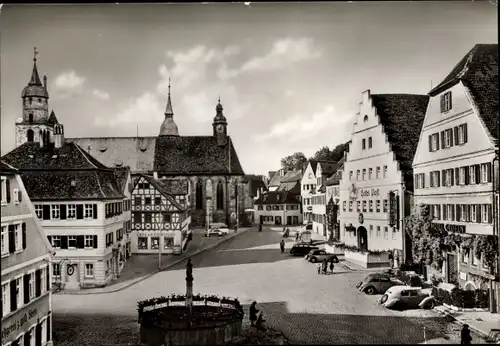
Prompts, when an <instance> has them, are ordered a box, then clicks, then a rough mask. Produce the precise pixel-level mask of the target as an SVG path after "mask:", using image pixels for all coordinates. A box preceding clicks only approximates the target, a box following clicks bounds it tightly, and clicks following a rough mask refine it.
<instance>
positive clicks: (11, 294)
mask: <svg viewBox="0 0 500 346" xmlns="http://www.w3.org/2000/svg"><path fill="white" fill-rule="evenodd" d="M0 177H1V216H2V219H1V228H2V239H1V248H2V251H1V255H2V298H1V300H2V342H1V345H2V346H25V345H42V346H45V345H52V288H51V278H50V276H51V270H50V269H51V268H50V262H51V254H52V248H51V246H50V244H49V242H48V240H47V237H46V236H45V233H44V231H43V229H42V226H41V224H40V222H39V221H38V219H37V217H36V216H35V210H34V207H33V205H32V204H31V201H30V199H29V197H28V194H27V192H26V189H25V187H24V184H23V181H22V179H21V177H20V175H19V173H18V171H17V170H16V169H14V168H13V167H12V166H10V165H8V164H6V163H5V162H3V161H2V162H0Z"/></svg>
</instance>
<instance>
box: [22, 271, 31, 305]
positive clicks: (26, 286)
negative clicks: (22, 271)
mask: <svg viewBox="0 0 500 346" xmlns="http://www.w3.org/2000/svg"><path fill="white" fill-rule="evenodd" d="M23 291H24V304H28V303H29V302H30V275H28V274H26V275H24V276H23Z"/></svg>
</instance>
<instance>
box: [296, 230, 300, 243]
mask: <svg viewBox="0 0 500 346" xmlns="http://www.w3.org/2000/svg"><path fill="white" fill-rule="evenodd" d="M298 241H299V231H297V233H295V242H298Z"/></svg>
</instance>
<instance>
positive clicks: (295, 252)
mask: <svg viewBox="0 0 500 346" xmlns="http://www.w3.org/2000/svg"><path fill="white" fill-rule="evenodd" d="M318 249H319V248H318V247H317V246H313V245H311V244H309V243H297V244H293V246H292V248H291V249H290V255H292V256H304V255H307V254H308V253H309V252H310V251H311V250H318Z"/></svg>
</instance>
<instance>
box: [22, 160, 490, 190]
mask: <svg viewBox="0 0 500 346" xmlns="http://www.w3.org/2000/svg"><path fill="white" fill-rule="evenodd" d="M488 168H489V167H488V164H486V163H482V164H481V183H487V182H488V173H489V172H488ZM14 196H15V195H14Z"/></svg>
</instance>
